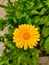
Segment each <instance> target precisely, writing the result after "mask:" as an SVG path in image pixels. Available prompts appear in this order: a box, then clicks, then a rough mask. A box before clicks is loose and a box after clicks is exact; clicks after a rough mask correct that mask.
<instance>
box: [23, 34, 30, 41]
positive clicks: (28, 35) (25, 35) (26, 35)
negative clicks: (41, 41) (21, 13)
mask: <svg viewBox="0 0 49 65" xmlns="http://www.w3.org/2000/svg"><path fill="white" fill-rule="evenodd" d="M30 37H31V36H30V34H29V33H24V34H23V38H24V39H25V40H27V39H30Z"/></svg>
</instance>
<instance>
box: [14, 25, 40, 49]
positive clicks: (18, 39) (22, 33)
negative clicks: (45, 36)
mask: <svg viewBox="0 0 49 65" xmlns="http://www.w3.org/2000/svg"><path fill="white" fill-rule="evenodd" d="M39 38H40V34H39V31H38V28H35V26H32V25H29V24H21V25H19V27H18V28H16V29H15V30H14V32H13V42H15V44H16V46H17V47H18V48H23V47H24V50H26V49H28V48H34V47H35V46H37V44H38V41H39V40H40V39H39Z"/></svg>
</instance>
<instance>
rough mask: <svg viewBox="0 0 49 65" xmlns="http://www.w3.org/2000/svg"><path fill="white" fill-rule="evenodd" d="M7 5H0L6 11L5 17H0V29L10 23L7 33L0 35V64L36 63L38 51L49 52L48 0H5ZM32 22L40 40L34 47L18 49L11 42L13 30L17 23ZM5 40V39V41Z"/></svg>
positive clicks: (32, 64)
mask: <svg viewBox="0 0 49 65" xmlns="http://www.w3.org/2000/svg"><path fill="white" fill-rule="evenodd" d="M7 1H8V3H7V5H6V6H5V5H0V6H1V7H2V8H4V9H5V11H6V17H5V19H2V18H0V30H3V29H4V27H6V26H7V25H10V27H9V30H8V34H5V35H4V36H2V37H0V41H3V42H4V43H5V49H4V52H3V54H2V57H0V65H37V61H38V59H39V53H40V52H42V51H46V53H48V54H49V0H18V1H15V2H14V3H13V2H11V0H7ZM24 23H26V24H32V25H35V26H36V27H38V28H39V32H40V34H41V38H40V42H38V46H39V47H38V46H37V47H36V48H34V49H28V50H26V51H25V50H24V49H18V48H17V47H16V46H15V43H13V39H12V38H13V31H14V29H15V28H16V27H18V26H19V24H24ZM5 40H6V41H5Z"/></svg>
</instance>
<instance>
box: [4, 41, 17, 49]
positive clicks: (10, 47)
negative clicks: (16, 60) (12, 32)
mask: <svg viewBox="0 0 49 65" xmlns="http://www.w3.org/2000/svg"><path fill="white" fill-rule="evenodd" d="M5 45H6V46H7V47H8V48H9V49H11V50H14V49H15V48H16V47H15V45H14V43H13V42H11V41H6V42H5Z"/></svg>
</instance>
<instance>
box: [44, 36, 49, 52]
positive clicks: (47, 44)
mask: <svg viewBox="0 0 49 65" xmlns="http://www.w3.org/2000/svg"><path fill="white" fill-rule="evenodd" d="M45 50H46V53H49V37H48V38H47V39H46V41H45Z"/></svg>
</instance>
